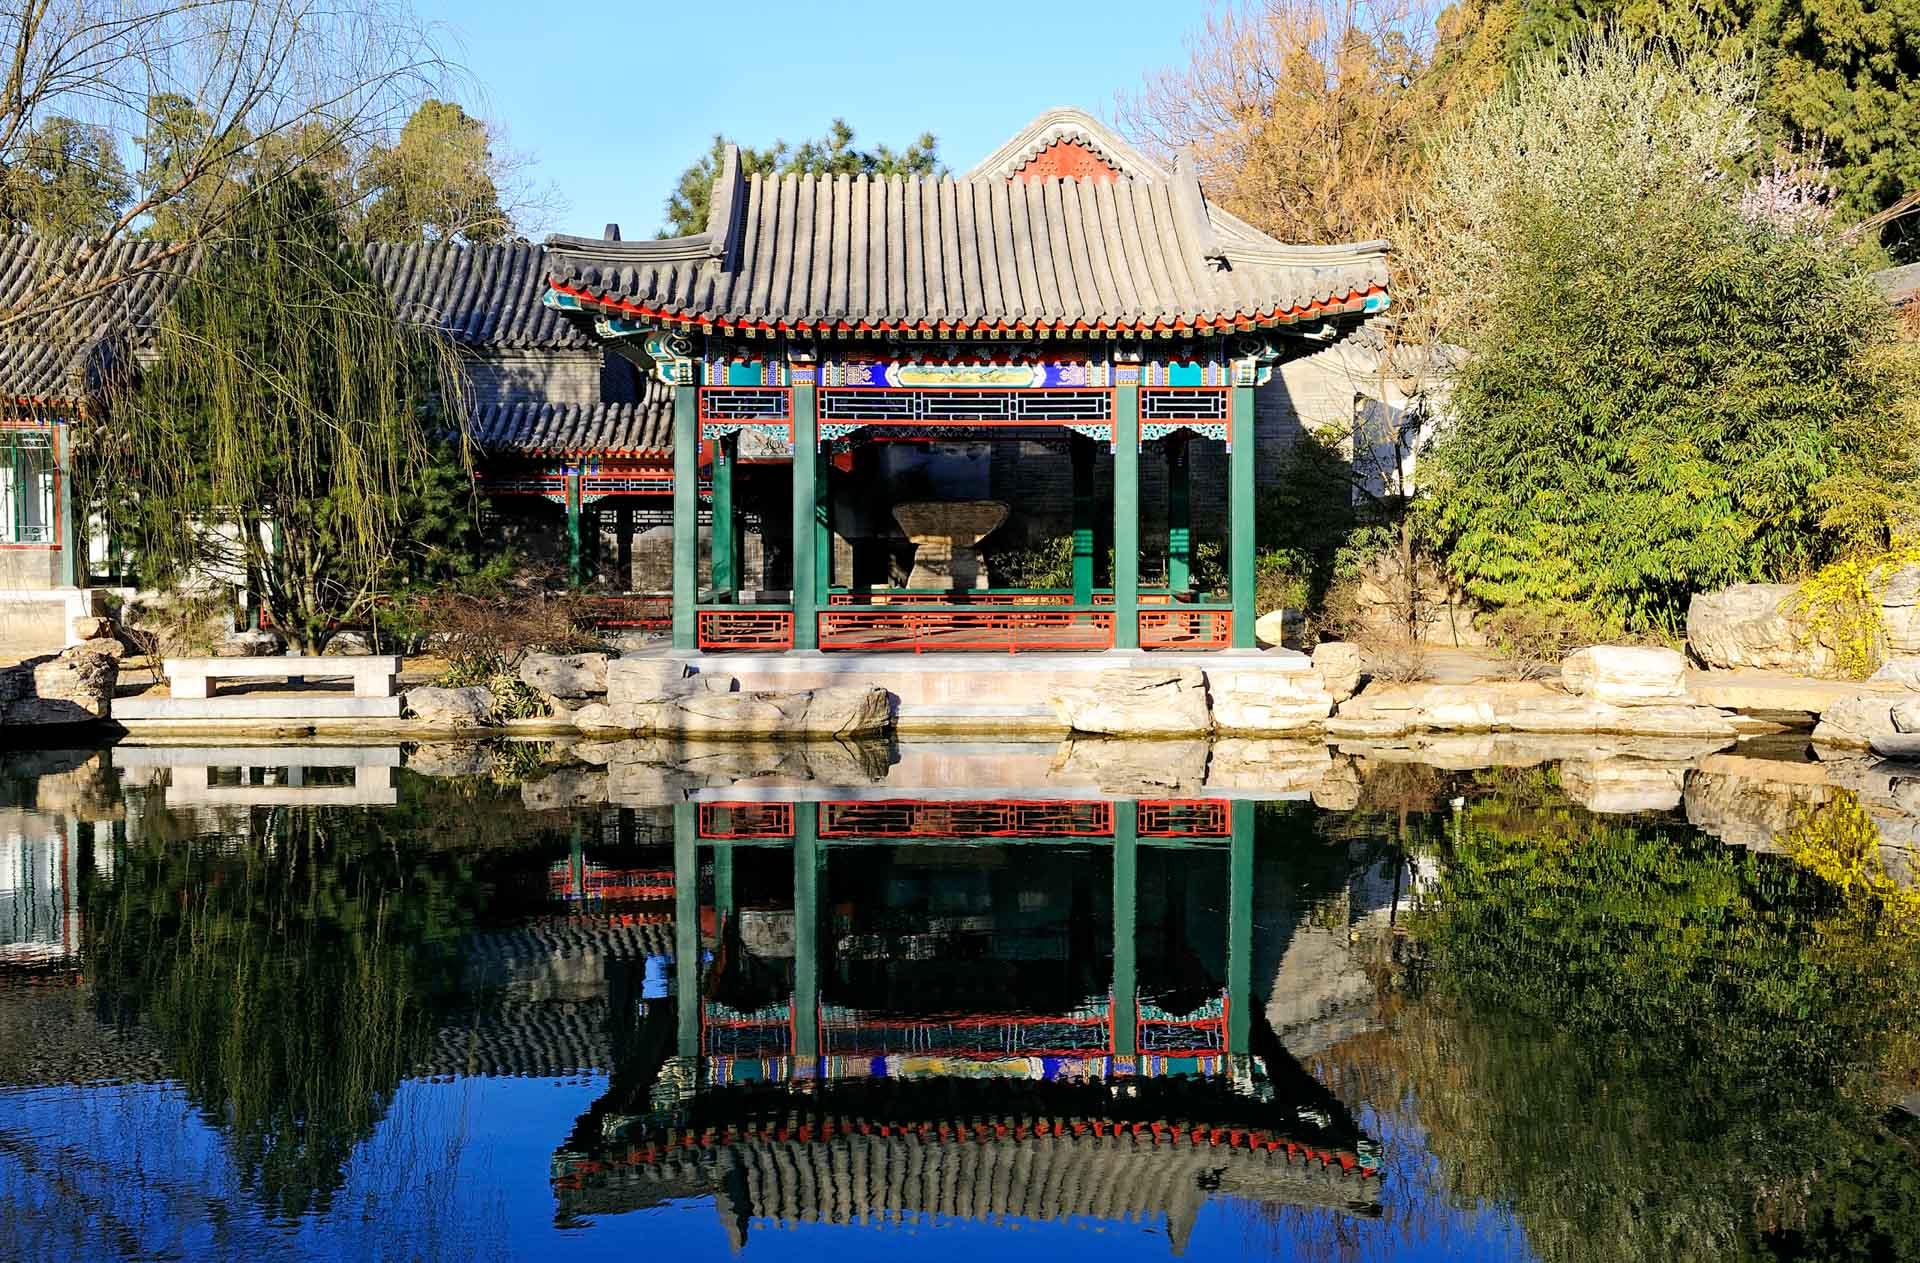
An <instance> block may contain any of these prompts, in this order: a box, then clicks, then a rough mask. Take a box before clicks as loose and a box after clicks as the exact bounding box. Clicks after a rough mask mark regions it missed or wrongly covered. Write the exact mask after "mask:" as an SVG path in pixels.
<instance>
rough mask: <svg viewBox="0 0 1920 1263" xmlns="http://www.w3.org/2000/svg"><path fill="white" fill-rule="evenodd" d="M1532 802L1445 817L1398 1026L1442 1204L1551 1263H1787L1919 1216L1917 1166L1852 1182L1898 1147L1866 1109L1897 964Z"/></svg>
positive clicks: (1713, 859) (1686, 841) (1557, 808)
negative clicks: (1465, 1210) (1861, 960)
mask: <svg viewBox="0 0 1920 1263" xmlns="http://www.w3.org/2000/svg"><path fill="white" fill-rule="evenodd" d="M1527 788H1528V792H1526V793H1524V794H1522V795H1520V796H1519V799H1518V801H1506V800H1505V798H1504V797H1503V796H1502V795H1500V794H1498V793H1496V794H1494V795H1492V796H1490V797H1488V798H1486V799H1484V800H1482V801H1479V802H1477V803H1476V804H1475V805H1474V806H1473V807H1471V808H1469V809H1467V810H1466V811H1465V812H1464V813H1463V815H1462V819H1461V821H1460V824H1459V828H1458V829H1457V831H1456V833H1455V836H1454V839H1453V848H1452V849H1453V854H1452V856H1451V859H1450V862H1449V863H1448V864H1447V865H1446V868H1445V875H1444V877H1443V879H1442V882H1441V884H1440V888H1439V889H1438V891H1437V892H1436V899H1435V901H1434V904H1435V906H1434V910H1433V911H1432V912H1431V913H1430V914H1429V915H1428V916H1426V917H1425V918H1424V919H1423V921H1422V922H1421V925H1420V933H1421V935H1422V938H1423V939H1424V941H1425V943H1426V945H1427V947H1428V949H1429V951H1430V954H1431V955H1430V961H1429V964H1430V966H1431V968H1430V970H1429V971H1426V972H1425V977H1426V978H1427V979H1428V980H1429V988H1428V991H1427V993H1426V995H1425V996H1424V997H1423V999H1422V1001H1421V1002H1420V1003H1418V1004H1416V1005H1414V1006H1412V1007H1410V1008H1409V1009H1408V1010H1407V1011H1406V1012H1405V1013H1404V1014H1403V1015H1402V1018H1401V1022H1400V1032H1399V1039H1398V1041H1397V1042H1398V1043H1399V1044H1400V1049H1399V1051H1400V1053H1401V1054H1402V1055H1403V1056H1404V1057H1405V1058H1406V1067H1407V1070H1408V1073H1409V1074H1410V1076H1411V1077H1412V1080H1413V1083H1412V1086H1413V1088H1414V1091H1415V1093H1416V1095H1417V1099H1418V1102H1419V1104H1418V1110H1419V1115H1420V1119H1421V1122H1422V1123H1423V1124H1424V1125H1425V1126H1426V1127H1427V1128H1428V1130H1429V1138H1430V1144H1431V1146H1432V1149H1433V1151H1434V1152H1435V1153H1436V1155H1438V1156H1439V1158H1440V1159H1441V1165H1442V1167H1443V1169H1444V1170H1445V1171H1446V1172H1447V1178H1448V1179H1449V1180H1450V1181H1451V1183H1452V1185H1453V1192H1454V1193H1455V1194H1456V1195H1457V1196H1458V1197H1460V1198H1461V1199H1467V1200H1474V1199H1484V1200H1487V1201H1492V1202H1504V1203H1506V1204H1508V1205H1511V1206H1512V1207H1513V1208H1514V1209H1515V1211H1516V1212H1517V1213H1518V1214H1519V1216H1520V1218H1521V1219H1522V1221H1523V1222H1524V1223H1525V1225H1526V1227H1527V1231H1528V1235H1529V1238H1530V1240H1531V1242H1532V1244H1533V1246H1534V1248H1535V1249H1536V1250H1537V1251H1538V1252H1539V1253H1540V1255H1541V1256H1542V1257H1543V1258H1545V1259H1549V1260H1558V1259H1570V1260H1571V1259H1579V1260H1586V1259H1644V1258H1707V1257H1713V1258H1719V1257H1731V1256H1736V1255H1741V1254H1753V1253H1764V1252H1766V1251H1767V1250H1769V1249H1779V1250H1782V1251H1785V1250H1786V1248H1787V1247H1788V1245H1789V1244H1791V1243H1793V1242H1802V1243H1804V1242H1805V1241H1806V1240H1807V1238H1806V1234H1807V1233H1816V1234H1817V1233H1821V1232H1823V1231H1825V1230H1824V1229H1823V1228H1822V1225H1823V1224H1829V1223H1844V1224H1846V1225H1847V1226H1848V1233H1849V1234H1851V1235H1853V1236H1855V1237H1861V1234H1862V1233H1867V1232H1868V1230H1869V1229H1871V1228H1872V1223H1871V1220H1872V1219H1873V1217H1874V1213H1875V1212H1874V1211H1872V1210H1869V1209H1867V1207H1869V1206H1876V1207H1880V1208H1882V1209H1885V1210H1888V1211H1891V1210H1892V1208H1893V1207H1895V1206H1897V1205H1899V1204H1901V1202H1902V1199H1903V1198H1905V1199H1909V1200H1910V1199H1911V1198H1912V1197H1913V1196H1915V1195H1916V1194H1917V1193H1920V1178H1916V1176H1917V1175H1920V1172H1917V1171H1916V1168H1915V1166H1914V1164H1913V1155H1912V1152H1911V1150H1902V1152H1904V1153H1905V1160H1904V1163H1894V1164H1893V1165H1891V1166H1884V1165H1879V1166H1877V1165H1875V1164H1873V1163H1872V1162H1869V1161H1867V1155H1869V1154H1870V1153H1874V1152H1885V1151H1886V1150H1887V1147H1888V1146H1889V1145H1893V1146H1894V1147H1895V1148H1898V1147H1899V1146H1898V1144H1897V1142H1895V1141H1894V1140H1893V1139H1892V1137H1891V1136H1890V1134H1889V1133H1888V1132H1887V1130H1886V1129H1885V1128H1884V1127H1883V1126H1881V1125H1880V1124H1879V1122H1878V1121H1877V1119H1876V1114H1877V1112H1878V1108H1877V1106H1876V1104H1875V1102H1874V1100H1873V1099H1872V1095H1871V1093H1870V1092H1868V1091H1866V1090H1865V1089H1866V1088H1867V1087H1868V1085H1869V1082H1870V1080H1869V1076H1877V1075H1878V1074H1879V1073H1881V1072H1883V1071H1884V1070H1885V1068H1886V1066H1887V1058H1888V1057H1889V1055H1891V1054H1893V1053H1894V1052H1895V1051H1896V1050H1897V1049H1899V1048H1901V1047H1903V1046H1905V1045H1906V1041H1907V1039H1908V1038H1909V1037H1910V1036H1911V1030H1910V1029H1905V1028H1908V1027H1910V1026H1911V1025H1912V1024H1913V1022H1914V1020H1915V1012H1916V1002H1917V1001H1920V971H1917V970H1915V969H1914V968H1913V958H1912V956H1911V955H1909V956H1907V957H1906V959H1905V961H1904V963H1903V964H1901V965H1899V966H1896V965H1895V962H1893V961H1891V960H1888V959H1887V958H1886V957H1885V956H1884V954H1882V949H1881V948H1880V947H1878V946H1876V945H1875V940H1876V939H1877V938H1878V937H1879V936H1880V934H1881V929H1882V927H1880V926H1878V925H1877V924H1876V923H1875V922H1874V921H1873V920H1872V919H1870V918H1861V917H1858V916H1850V915H1848V912H1847V910H1848V906H1849V904H1848V900H1847V899H1846V898H1845V897H1844V896H1843V895H1842V894H1841V893H1840V892H1839V891H1837V890H1836V889H1835V888H1834V887H1833V886H1832V885H1830V884H1829V883H1828V882H1826V881H1824V880H1822V879H1820V878H1818V877H1816V876H1814V875H1813V874H1811V873H1809V872H1807V871H1806V870H1805V869H1803V868H1801V867H1800V866H1798V865H1796V864H1795V863H1793V862H1792V861H1790V860H1788V859H1786V858H1783V857H1778V856H1768V855H1760V854H1755V853H1751V852H1746V851H1739V850H1733V849H1729V848H1725V847H1722V846H1719V845H1717V844H1715V843H1713V842H1711V841H1709V840H1706V839H1703V838H1701V837H1699V836H1697V835H1693V834H1689V833H1685V832H1682V831H1667V830H1656V829H1647V828H1635V827H1631V826H1627V825H1622V824H1618V823H1607V822H1605V821H1602V820H1599V819H1596V818H1595V817H1592V816H1588V815H1586V814H1585V813H1581V812H1578V811H1574V810H1571V809H1569V808H1567V807H1566V806H1565V805H1564V804H1563V803H1562V804H1554V803H1552V802H1550V801H1549V796H1546V795H1544V794H1542V793H1540V792H1538V791H1540V789H1541V787H1540V786H1538V785H1531V786H1529V787H1527ZM1516 825H1520V826H1521V827H1515V826H1516ZM1862 953H1867V954H1870V955H1871V956H1872V958H1873V959H1875V961H1876V962H1877V967H1876V968H1874V969H1872V970H1867V971H1862V970H1860V969H1857V968H1853V967H1851V966H1850V965H1848V964H1847V963H1846V962H1847V961H1848V960H1849V959H1853V958H1857V957H1858V956H1859V955H1860V954H1862ZM1895 992H1897V993H1898V994H1895ZM1869 1171H1871V1172H1872V1173H1873V1178H1874V1179H1875V1180H1876V1181H1878V1183H1877V1184H1876V1185H1874V1186H1872V1187H1863V1186H1860V1185H1858V1184H1856V1183H1854V1181H1855V1180H1857V1179H1858V1178H1859V1177H1860V1176H1861V1175H1863V1174H1866V1173H1867V1172H1869ZM1905 1222H1906V1223H1909V1224H1910V1223H1911V1222H1912V1220H1911V1218H1909V1219H1908V1220H1906V1221H1905ZM1886 1226H1887V1223H1886V1222H1885V1221H1883V1222H1882V1224H1881V1227H1882V1228H1883V1229H1884V1228H1885V1227H1886ZM1901 1231H1908V1230H1907V1229H1905V1228H1904V1227H1903V1228H1902V1229H1901ZM1829 1235H1831V1234H1829ZM1833 1239H1835V1240H1842V1239H1844V1237H1834V1238H1833ZM1861 1239H1870V1234H1869V1236H1867V1237H1862V1238H1861ZM1908 1248H1909V1249H1911V1248H1912V1244H1911V1242H1909V1243H1908ZM1838 1257H1848V1256H1844V1255H1842V1256H1838ZM1861 1257H1868V1256H1861ZM1902 1257H1905V1256H1902Z"/></svg>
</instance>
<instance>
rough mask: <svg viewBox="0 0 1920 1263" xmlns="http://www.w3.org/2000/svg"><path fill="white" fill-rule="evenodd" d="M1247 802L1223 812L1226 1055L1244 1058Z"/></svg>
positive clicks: (1248, 1027)
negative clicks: (1227, 830)
mask: <svg viewBox="0 0 1920 1263" xmlns="http://www.w3.org/2000/svg"><path fill="white" fill-rule="evenodd" d="M1256 806H1257V804H1256V803H1253V802H1251V801H1249V800H1247V799H1236V800H1235V801H1234V802H1233V803H1232V804H1230V805H1229V806H1228V808H1227V813H1228V816H1227V818H1228V820H1229V821H1230V822H1231V826H1232V830H1233V843H1232V846H1233V849H1232V851H1231V853H1230V856H1229V864H1228V877H1227V1053H1228V1055H1229V1056H1234V1057H1244V1056H1245V1055H1246V1054H1247V1051H1248V1047H1247V1045H1248V1044H1249V1042H1250V1037H1251V1034H1252V1031H1253V834H1254V809H1255V807H1256Z"/></svg>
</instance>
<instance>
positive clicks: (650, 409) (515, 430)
mask: <svg viewBox="0 0 1920 1263" xmlns="http://www.w3.org/2000/svg"><path fill="white" fill-rule="evenodd" d="M641 392H642V398H641V400H640V402H638V403H590V404H554V403H483V404H481V405H480V406H479V407H477V408H475V409H474V414H473V441H474V442H475V443H476V444H478V445H479V446H480V447H481V448H483V449H484V450H486V451H488V452H492V453H496V454H512V455H520V456H573V455H578V454H581V453H584V452H597V453H600V454H603V455H607V456H651V457H666V456H670V455H672V453H673V393H672V390H671V389H670V388H669V387H667V386H663V385H661V384H660V383H659V382H658V381H656V380H654V379H653V378H651V377H649V378H647V379H646V381H645V384H644V385H642V387H641Z"/></svg>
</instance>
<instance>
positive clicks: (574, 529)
mask: <svg viewBox="0 0 1920 1263" xmlns="http://www.w3.org/2000/svg"><path fill="white" fill-rule="evenodd" d="M566 497H567V582H569V583H571V584H572V585H573V586H574V587H576V588H577V587H580V586H582V585H583V584H585V583H586V581H587V555H586V546H585V541H584V540H582V539H581V537H580V471H579V470H577V469H571V470H568V471H567V475H566Z"/></svg>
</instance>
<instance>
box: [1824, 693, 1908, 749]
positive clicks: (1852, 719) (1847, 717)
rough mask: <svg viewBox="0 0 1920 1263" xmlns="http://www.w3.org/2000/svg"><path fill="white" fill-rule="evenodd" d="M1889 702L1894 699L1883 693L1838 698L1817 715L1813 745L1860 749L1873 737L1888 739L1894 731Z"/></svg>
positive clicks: (1867, 744) (1891, 709)
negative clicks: (1818, 720) (1818, 716)
mask: <svg viewBox="0 0 1920 1263" xmlns="http://www.w3.org/2000/svg"><path fill="white" fill-rule="evenodd" d="M1893 703H1894V699H1893V698H1892V697H1889V696H1887V695H1886V694H1884V693H1862V694H1861V695H1860V696H1858V697H1845V698H1841V699H1840V700H1839V701H1837V702H1835V703H1833V704H1832V705H1831V706H1828V707H1827V708H1826V710H1824V711H1822V712H1821V713H1820V722H1819V724H1818V725H1816V726H1815V727H1814V730H1813V743H1814V744H1815V745H1817V746H1837V747H1839V748H1841V749H1851V750H1864V749H1866V748H1867V747H1868V746H1870V745H1871V744H1872V743H1873V740H1874V738H1876V737H1891V736H1893V735H1894V733H1895V732H1896V731H1897V730H1896V729H1895V728H1894V726H1893Z"/></svg>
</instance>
